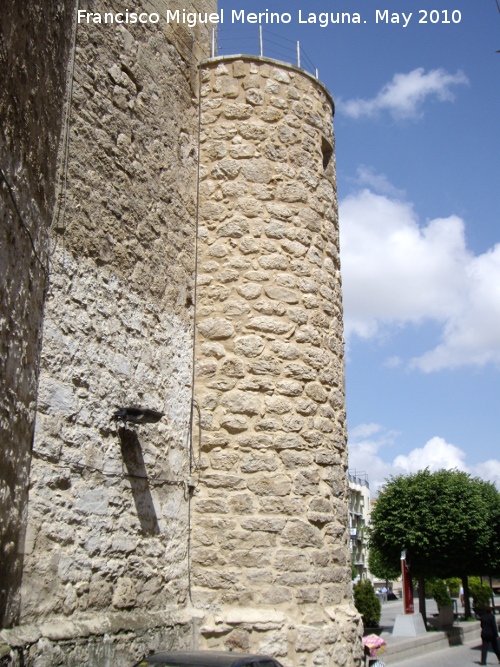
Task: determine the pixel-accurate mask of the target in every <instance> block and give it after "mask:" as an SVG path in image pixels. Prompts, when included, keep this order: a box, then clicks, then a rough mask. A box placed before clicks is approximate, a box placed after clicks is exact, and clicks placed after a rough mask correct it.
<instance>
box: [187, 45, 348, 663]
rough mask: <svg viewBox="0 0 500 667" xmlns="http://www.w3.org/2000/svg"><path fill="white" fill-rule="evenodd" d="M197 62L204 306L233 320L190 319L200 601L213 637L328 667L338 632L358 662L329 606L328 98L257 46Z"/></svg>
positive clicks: (335, 273) (340, 505)
mask: <svg viewBox="0 0 500 667" xmlns="http://www.w3.org/2000/svg"><path fill="white" fill-rule="evenodd" d="M201 77H202V82H203V83H202V86H204V87H203V89H202V96H203V100H204V106H203V107H202V111H201V113H202V118H201V127H202V128H203V134H202V152H201V163H202V164H201V169H200V174H201V182H200V198H201V203H202V206H203V209H202V211H203V215H205V216H206V222H205V226H204V227H203V226H202V227H201V228H200V233H199V242H198V252H199V257H198V266H199V268H200V271H201V272H202V273H203V274H204V276H205V277H204V278H203V281H205V284H204V285H201V286H200V287H199V288H198V292H197V294H198V304H197V318H198V324H202V323H203V322H206V321H207V320H224V321H225V322H228V323H229V324H230V325H231V327H232V328H233V330H232V332H231V333H229V326H227V325H225V326H224V327H221V328H222V329H223V331H225V330H226V329H227V332H228V333H229V335H228V336H227V337H224V335H223V337H220V338H217V337H212V338H210V337H208V336H205V335H204V334H203V332H202V331H200V329H199V326H198V331H199V333H200V335H199V337H198V339H197V343H196V345H197V347H196V351H195V358H196V359H198V358H199V356H200V355H201V357H202V358H203V359H204V361H205V362H210V363H203V364H202V365H199V366H198V368H199V369H203V372H202V373H198V375H197V376H196V384H195V395H196V396H197V400H198V403H199V404H200V405H203V406H204V407H203V412H202V415H201V427H202V429H203V430H202V441H201V451H202V452H204V455H203V457H202V459H201V461H200V473H201V477H200V483H199V484H198V486H197V487H196V491H195V493H194V495H193V497H192V509H193V515H192V516H193V523H192V525H193V531H194V539H195V543H196V544H198V545H199V546H200V547H203V550H201V551H200V552H199V553H198V555H197V556H196V558H197V562H196V567H197V568H198V569H197V572H196V578H195V579H194V588H193V599H197V600H199V601H200V602H201V603H202V604H204V605H207V608H208V607H211V608H217V609H218V610H219V611H218V612H217V614H215V615H213V616H212V619H211V621H210V623H206V624H205V627H206V632H205V631H204V640H203V641H204V642H205V643H204V644H203V645H204V646H208V647H210V648H224V647H226V648H227V647H234V648H235V649H237V650H251V651H263V650H264V651H265V652H266V653H270V654H271V655H275V656H283V660H284V664H288V663H287V659H288V661H289V662H290V664H293V665H295V666H296V667H297V666H300V667H313V666H314V665H316V667H318V666H320V667H321V666H323V665H325V667H327V666H328V667H333V665H334V662H333V661H332V658H331V655H332V651H333V647H332V644H331V640H332V637H337V642H338V643H339V645H341V646H342V647H345V650H346V655H347V656H349V660H351V662H350V663H349V667H354V664H355V658H354V656H356V655H357V653H356V651H357V648H356V647H355V642H354V641H353V640H352V638H351V639H348V638H347V635H346V634H345V633H344V632H343V631H342V630H341V629H340V626H341V625H342V624H343V623H344V620H343V619H344V618H345V617H344V615H343V614H341V617H342V620H339V621H338V622H337V621H333V620H330V619H329V618H328V617H327V615H325V614H324V613H323V611H322V605H323V604H331V605H342V604H344V603H345V604H346V605H347V607H348V608H349V607H350V605H351V604H352V603H351V597H350V595H351V593H350V591H349V586H348V582H347V580H346V576H348V572H347V571H348V567H347V564H348V562H349V552H348V539H347V532H346V528H345V527H344V528H342V526H346V525H347V523H346V522H347V514H346V505H345V501H346V494H345V485H344V484H343V482H342V479H343V475H344V469H345V465H346V452H345V410H344V407H343V405H342V401H343V390H342V387H343V360H342V354H343V346H342V326H341V301H340V273H339V260H338V247H337V245H338V229H337V226H336V225H337V213H336V208H335V207H336V190H335V189H334V188H333V187H332V186H331V185H330V183H334V172H333V162H332V163H331V164H329V165H328V166H327V167H326V169H325V168H324V165H323V158H324V156H323V153H322V150H321V149H322V146H325V145H333V136H332V130H331V126H330V120H331V108H330V103H329V100H328V98H327V97H326V96H325V93H324V91H323V90H322V89H321V86H320V85H318V84H317V83H316V82H315V81H314V80H313V79H310V78H308V77H307V76H304V75H303V74H301V73H300V72H298V71H297V70H295V69H293V68H287V67H285V66H283V67H276V66H275V65H274V64H273V65H272V66H270V65H269V63H267V62H266V61H265V59H264V60H260V59H255V60H252V59H249V60H247V59H246V58H243V59H239V60H234V59H233V60H231V59H229V58H228V59H222V60H219V61H215V62H213V63H212V62H207V63H206V64H203V65H202V68H201ZM236 91H238V93H237V94H236ZM206 204H208V205H206ZM208 331H209V332H210V331H211V330H210V328H208ZM211 335H213V334H211ZM216 335H218V334H217V333H216ZM207 345H219V346H221V347H222V350H221V349H220V348H219V347H217V348H216V347H207ZM214 373H215V374H214ZM332 389H333V391H332ZM193 435H194V436H195V437H194V440H195V442H194V451H197V444H196V439H197V437H198V436H197V434H196V430H194V431H193ZM217 442H219V443H220V444H219V445H217ZM205 480H207V483H205ZM237 480H239V482H238V481H237ZM240 483H241V485H242V486H240ZM232 485H234V486H232ZM214 494H215V496H216V497H214ZM219 496H220V497H219ZM227 510H229V512H228V511H227ZM203 512H206V516H205V517H203V516H201V515H202V514H203ZM209 517H210V518H213V522H212V523H207V522H206V519H207V518H209ZM230 517H232V518H235V519H236V521H237V525H236V526H234V525H231V526H229V525H228V521H227V520H228V519H229V518H230ZM217 549H218V550H219V552H220V556H219V554H218V552H217ZM219 558H227V564H222V560H219ZM346 573H347V574H346ZM222 574H224V575H226V574H231V576H234V580H233V582H234V583H233V586H229V585H228V582H229V581H230V579H229V578H223V577H222V576H221V575H222ZM236 605H237V606H238V607H240V608H243V609H244V608H245V607H246V608H248V609H252V610H255V609H256V608H257V609H258V608H259V606H260V605H262V606H263V607H265V608H266V609H269V608H270V607H275V608H276V609H283V610H286V617H284V622H283V624H282V625H280V626H279V627H278V626H276V627H274V626H273V625H272V624H270V623H269V622H267V621H265V619H262V618H261V619H260V620H255V622H254V616H249V615H248V614H247V613H246V611H243V612H242V613H241V614H240V615H239V616H238V617H237V618H236V617H234V616H233V617H232V619H233V620H234V623H232V622H229V621H228V614H231V613H233V611H234V610H235V606H236ZM230 628H233V630H231V629H230ZM332 628H333V631H332V632H330V629H332ZM297 639H298V643H297ZM329 641H330V643H329ZM290 646H293V647H294V648H293V652H292V653H293V656H292V657H290V653H289V647H290ZM339 655H340V656H341V657H342V656H343V655H344V654H343V653H341V652H339Z"/></svg>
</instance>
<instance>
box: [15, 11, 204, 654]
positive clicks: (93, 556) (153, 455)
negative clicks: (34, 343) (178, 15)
mask: <svg viewBox="0 0 500 667" xmlns="http://www.w3.org/2000/svg"><path fill="white" fill-rule="evenodd" d="M19 4H21V3H19ZM183 4H184V6H186V3H183ZM82 5H84V9H85V10H88V11H92V12H100V13H104V12H105V11H111V10H112V11H113V12H118V11H120V10H125V9H126V8H127V4H126V3H125V2H114V3H112V7H111V6H110V3H107V2H98V1H95V2H93V1H92V2H85V3H83V2H81V3H80V8H81V7H82ZM197 5H199V6H198V9H200V10H201V9H202V8H205V9H207V10H208V11H214V10H215V5H216V3H215V0H206V1H205V0H204V1H203V2H199V3H197ZM168 6H169V8H171V7H172V6H171V5H170V3H168ZM141 7H143V8H144V9H145V10H147V11H149V12H151V11H156V12H158V13H159V15H160V21H159V23H158V24H145V25H139V24H135V25H131V24H129V25H110V24H108V25H106V24H94V23H92V22H91V23H89V24H87V23H86V22H82V23H80V24H79V25H78V26H77V30H76V43H75V45H74V46H75V61H74V62H75V64H74V78H73V85H72V98H71V114H70V122H69V151H68V161H67V170H66V169H63V178H62V179H61V182H62V183H63V188H62V196H61V202H62V206H61V211H60V215H58V216H57V219H56V222H55V224H54V226H53V228H52V230H51V237H50V245H51V257H50V284H49V289H48V293H47V299H46V304H45V316H44V323H43V347H42V352H41V370H40V380H39V392H38V406H37V416H36V430H35V436H34V444H33V452H32V455H33V460H32V467H31V475H30V489H29V516H28V528H27V534H26V541H25V549H24V554H23V557H24V573H23V583H22V608H21V619H20V621H21V628H17V629H16V628H14V630H16V632H18V635H17V636H18V637H19V636H20V637H22V638H23V641H21V642H20V644H21V646H20V647H18V648H16V651H19V652H20V655H21V654H22V655H21V657H20V658H19V659H20V660H24V663H25V664H33V661H36V660H40V659H42V658H41V656H42V655H45V658H44V659H45V660H46V661H47V662H48V664H49V663H50V664H59V663H58V661H61V662H62V663H63V664H73V663H72V660H73V661H74V662H75V664H76V662H78V664H81V658H82V654H81V652H78V651H76V648H75V647H77V646H78V642H81V636H80V635H79V634H78V633H76V636H73V637H72V632H76V630H74V628H78V627H83V626H80V625H79V623H80V621H82V622H83V621H85V622H86V623H87V624H90V627H91V630H90V635H91V636H92V641H95V642H96V643H97V644H96V645H98V644H99V642H101V643H102V641H103V638H104V636H105V635H108V636H115V637H118V638H119V637H121V640H119V639H117V640H116V642H115V641H114V640H112V641H111V640H110V644H109V646H108V647H107V649H106V651H105V652H104V653H105V654H106V656H107V657H106V656H105V655H104V654H102V651H101V652H99V651H96V652H95V656H94V657H93V658H92V659H89V662H88V663H86V664H108V663H109V661H110V660H111V662H113V661H115V662H116V661H118V663H119V664H131V663H132V662H133V661H134V659H137V658H139V657H141V655H142V654H143V652H144V649H145V643H144V641H142V640H141V639H140V636H141V635H140V632H139V630H138V629H137V628H136V627H135V626H133V623H132V621H130V622H126V621H125V620H124V619H126V618H128V617H130V618H132V619H133V618H134V613H135V610H140V611H141V612H143V613H155V612H158V613H160V612H161V614H160V616H159V617H160V618H162V619H163V622H164V624H167V625H168V624H170V625H168V627H167V629H166V630H165V632H166V633H167V634H168V636H171V641H170V640H169V642H167V643H165V642H161V641H160V639H158V641H156V640H155V641H154V642H149V644H150V645H151V646H148V647H147V649H148V650H149V648H150V647H152V648H154V647H155V646H166V645H177V646H183V645H185V642H186V639H185V637H186V636H187V635H186V632H187V630H186V628H189V637H190V638H191V634H190V628H191V625H190V624H191V621H189V622H188V621H186V619H181V620H179V619H177V616H175V613H176V612H177V611H178V610H179V609H182V608H184V607H186V606H187V604H188V602H189V586H188V583H189V579H188V568H187V553H188V539H189V533H188V530H187V526H188V503H189V493H188V478H189V467H190V463H189V462H190V450H189V447H190V419H191V394H192V359H193V317H194V308H193V301H194V295H193V292H194V288H193V281H194V266H195V227H196V209H197V171H198V155H197V151H198V103H197V97H196V96H197V92H198V86H197V81H198V77H197V67H196V64H197V59H198V58H199V57H200V56H207V55H208V54H209V41H210V35H209V32H208V30H207V28H206V27H205V26H200V27H199V28H196V30H190V29H188V28H187V27H184V26H169V25H168V24H167V23H166V21H165V20H164V19H163V17H164V15H165V12H166V8H167V2H161V1H160V2H156V3H155V6H154V7H152V6H151V4H150V3H148V2H146V0H144V2H142V3H141V2H139V3H138V5H137V9H140V8H141ZM73 16H74V15H73ZM73 16H71V17H70V18H71V19H72V18H73ZM69 25H70V27H71V21H70V22H69ZM39 39H42V36H39ZM71 46H73V45H71ZM49 92H50V90H49ZM59 97H60V98H61V103H62V102H63V101H64V97H63V96H62V95H60V96H59ZM43 103H44V98H42V100H41V101H39V102H38V103H37V108H42V107H43ZM41 155H42V158H43V155H44V154H43V151H42V153H41ZM49 176H50V178H52V179H54V177H55V176H54V173H51V174H49ZM38 305H39V304H38ZM38 305H37V307H38ZM39 311H40V308H39V307H38V311H37V312H39ZM129 405H139V406H143V407H146V408H152V409H156V410H159V411H161V412H163V413H164V415H165V416H164V417H163V419H162V420H161V422H159V424H155V425H142V426H130V425H127V427H126V428H125V427H124V426H123V424H120V423H117V422H115V421H114V420H113V419H112V416H113V414H114V412H115V411H116V409H117V408H118V407H121V406H129ZM99 619H100V620H99ZM172 619H174V621H175V622H173V621H172ZM175 619H177V620H175ZM172 623H173V625H172ZM186 623H188V625H187V626H186ZM33 624H35V625H36V627H37V628H38V629H39V631H38V632H24V630H23V628H32V627H34V625H33ZM54 624H55V625H54ZM157 624H158V623H157ZM131 625H132V626H133V627H134V629H133V630H131V628H130V627H129V626H131ZM160 625H161V623H160ZM54 627H56V628H57V629H56V630H55V636H56V639H57V637H59V640H60V641H59V643H57V640H56V639H54ZM40 628H42V630H41V631H40ZM47 628H48V629H47ZM51 628H52V629H51ZM85 628H86V629H85V631H82V632H83V635H82V636H83V637H86V636H88V635H89V629H88V627H87V626H85ZM169 628H170V629H169ZM131 632H134V633H135V635H136V641H134V642H132V641H129V642H128V646H129V648H128V652H127V653H126V654H122V653H121V652H120V651H121V648H119V646H121V647H122V648H123V645H124V639H125V638H126V637H127V636H129V639H130V633H131ZM141 632H142V631H141ZM145 632H146V630H144V632H143V634H144V633H145ZM148 632H149V630H148ZM161 632H163V631H160V630H155V636H156V637H157V638H158V637H161V636H162V634H161ZM47 633H48V634H47ZM86 633H87V634H86ZM13 636H15V635H13ZM10 639H12V637H10ZM10 639H9V641H10ZM23 642H24V643H23ZM120 642H121V644H120ZM126 643H127V642H126V641H125V645H126ZM18 644H19V642H18ZM167 647H168V646H167ZM61 650H62V653H61V654H60V651H61ZM74 651H76V653H75V652H74ZM59 654H60V655H59ZM101 654H102V655H101ZM72 655H73V658H71V656H72ZM58 656H59V657H58ZM61 656H62V657H61ZM78 659H80V660H78ZM51 660H52V661H53V662H50V661H51ZM106 660H107V661H108V662H106ZM103 661H104V662H103ZM84 662H86V660H84ZM37 664H38V663H37ZM113 664H115V663H113Z"/></svg>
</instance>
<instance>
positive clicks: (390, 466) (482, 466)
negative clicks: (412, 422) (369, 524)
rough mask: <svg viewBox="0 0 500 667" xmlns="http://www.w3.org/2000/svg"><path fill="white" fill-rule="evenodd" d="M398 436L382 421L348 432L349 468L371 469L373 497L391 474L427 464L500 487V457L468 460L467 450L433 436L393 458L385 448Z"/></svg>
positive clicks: (390, 445) (399, 473) (432, 468)
mask: <svg viewBox="0 0 500 667" xmlns="http://www.w3.org/2000/svg"><path fill="white" fill-rule="evenodd" d="M397 436H398V433H396V432H394V431H389V430H387V429H385V428H384V427H382V426H380V425H379V424H360V425H359V426H357V427H356V428H354V429H352V431H350V433H349V468H350V469H354V470H356V471H357V472H358V473H360V472H366V473H368V480H369V483H370V490H371V495H372V497H374V496H376V495H377V493H378V492H379V491H380V489H381V488H382V486H383V484H384V481H386V480H388V479H389V477H391V476H392V475H401V474H404V475H406V474H408V473H415V472H418V471H419V470H424V469H425V468H429V469H430V470H431V472H434V471H436V470H442V469H445V470H453V469H455V468H456V469H458V470H463V471H465V472H468V473H470V474H471V475H473V476H474V477H480V478H482V479H485V480H488V481H490V482H493V483H495V484H496V485H497V486H498V487H499V488H500V461H498V460H495V459H490V460H488V461H484V462H481V463H476V464H467V461H466V459H467V455H466V453H465V452H464V451H463V450H462V449H460V448H459V447H457V446H456V445H453V444H451V443H448V442H446V440H445V439H444V438H441V437H439V436H434V437H433V438H431V439H430V440H428V441H427V442H426V443H425V445H424V446H423V447H417V448H415V449H413V450H412V451H411V452H410V453H409V454H407V455H401V454H400V455H399V456H396V457H395V458H392V459H391V457H390V455H388V453H385V455H384V449H385V448H389V449H390V448H392V447H393V446H394V444H395V442H396V439H397Z"/></svg>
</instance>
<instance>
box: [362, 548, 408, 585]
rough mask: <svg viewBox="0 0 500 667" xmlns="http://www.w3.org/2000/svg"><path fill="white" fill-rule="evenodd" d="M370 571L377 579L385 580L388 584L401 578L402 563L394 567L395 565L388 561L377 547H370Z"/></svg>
mask: <svg viewBox="0 0 500 667" xmlns="http://www.w3.org/2000/svg"><path fill="white" fill-rule="evenodd" d="M368 569H369V570H370V572H371V574H374V575H375V576H376V577H377V579H383V580H384V581H386V582H387V581H390V580H392V579H398V578H399V577H400V576H401V566H400V562H399V561H398V563H397V567H394V563H392V562H390V561H389V562H388V561H386V560H385V558H384V555H383V554H382V553H381V552H380V551H379V550H378V549H377V548H376V547H375V546H372V547H370V549H369V551H368Z"/></svg>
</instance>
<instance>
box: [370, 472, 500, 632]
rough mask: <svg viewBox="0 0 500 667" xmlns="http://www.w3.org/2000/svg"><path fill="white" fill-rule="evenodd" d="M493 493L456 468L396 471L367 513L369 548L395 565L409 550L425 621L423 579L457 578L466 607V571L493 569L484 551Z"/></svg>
mask: <svg viewBox="0 0 500 667" xmlns="http://www.w3.org/2000/svg"><path fill="white" fill-rule="evenodd" d="M495 493H496V495H495ZM497 496H498V491H496V489H495V487H493V485H491V484H489V483H487V482H484V481H483V480H480V479H476V478H472V477H471V476H470V475H468V474H467V473H465V472H461V471H459V470H439V471H437V472H433V473H431V472H430V471H429V470H428V469H426V470H423V471H419V472H417V473H414V474H411V475H399V476H397V477H392V478H391V479H390V480H389V481H388V482H387V483H386V484H385V486H384V487H383V490H382V492H381V493H380V495H379V497H378V500H377V504H376V505H375V507H374V508H373V510H372V514H371V530H370V543H369V544H370V548H372V549H373V548H375V549H377V550H378V551H379V552H380V554H381V555H382V557H383V561H384V563H387V564H388V565H392V566H393V567H394V568H395V567H397V565H398V563H399V560H400V555H401V551H402V550H403V549H406V550H407V553H408V556H409V560H410V564H411V569H412V573H413V576H414V577H416V578H417V579H418V584H419V586H418V587H419V602H420V610H421V611H422V614H423V616H424V621H425V620H426V616H425V579H426V578H428V579H430V578H433V577H439V578H444V577H447V576H448V577H449V576H453V575H455V576H460V577H461V579H462V581H463V585H464V594H465V602H466V605H468V582H467V575H468V574H475V573H482V572H483V571H486V569H487V568H488V569H490V570H491V569H493V568H494V567H495V562H494V559H493V558H491V557H490V556H489V555H488V552H489V550H490V549H491V545H492V542H493V540H494V536H493V531H494V530H495V528H497V527H498V523H497V524H496V526H495V525H492V523H493V524H495V521H493V518H492V514H491V512H490V506H491V505H493V506H494V507H495V508H496V507H497V502H496V498H497ZM499 502H500V501H499ZM499 516H500V511H499ZM466 614H467V615H470V607H469V609H468V608H467V607H466Z"/></svg>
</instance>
